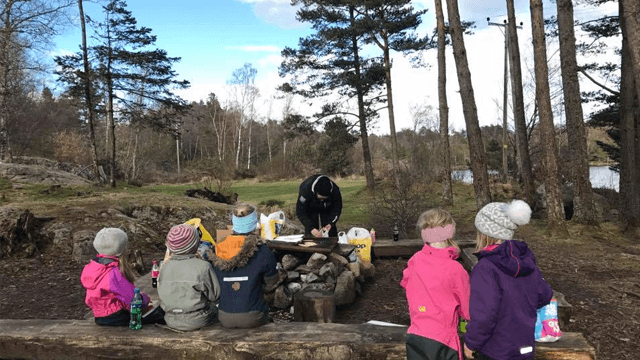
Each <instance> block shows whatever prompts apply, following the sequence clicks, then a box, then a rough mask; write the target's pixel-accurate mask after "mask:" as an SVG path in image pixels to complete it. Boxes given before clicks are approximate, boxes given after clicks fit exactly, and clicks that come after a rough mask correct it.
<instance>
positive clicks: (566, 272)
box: [0, 231, 640, 360]
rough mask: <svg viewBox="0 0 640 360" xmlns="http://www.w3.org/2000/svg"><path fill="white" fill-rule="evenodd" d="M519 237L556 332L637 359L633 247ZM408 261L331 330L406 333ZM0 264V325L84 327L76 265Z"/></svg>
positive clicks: (637, 259) (639, 286)
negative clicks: (561, 299) (549, 291)
mask: <svg viewBox="0 0 640 360" xmlns="http://www.w3.org/2000/svg"><path fill="white" fill-rule="evenodd" d="M463 235H464V234H463ZM469 235H470V234H469ZM521 235H522V237H523V238H524V239H525V240H526V241H527V243H528V244H529V245H530V247H531V248H532V249H533V251H534V253H535V254H536V257H537V261H538V265H539V266H540V268H541V269H542V271H543V274H544V276H545V278H546V279H547V281H548V282H549V283H550V284H551V286H552V287H553V288H554V289H556V290H558V291H560V292H563V293H564V294H565V296H566V298H567V300H568V301H569V303H570V304H571V305H572V306H573V316H572V319H571V322H570V324H569V325H568V326H566V327H565V328H564V329H562V330H564V331H571V332H581V333H583V334H584V335H585V337H586V338H587V340H588V341H589V342H590V343H591V344H592V345H593V346H594V347H595V348H596V351H597V357H598V359H600V360H614V359H616V360H617V359H636V358H637V357H638V354H640V343H639V342H638V334H639V333H640V277H639V276H638V275H639V272H638V268H639V266H638V264H639V263H640V246H639V244H638V240H635V241H632V240H631V241H626V240H625V241H623V240H621V241H619V242H617V243H611V242H609V241H606V240H604V238H602V239H601V240H600V241H598V239H597V238H596V242H594V243H585V242H581V241H580V240H574V241H571V242H567V241H566V240H562V241H560V240H552V239H551V240H549V239H548V240H541V239H540V238H536V235H535V232H533V231H531V232H529V233H527V232H526V231H523V232H522V233H521ZM575 235H576V237H577V238H579V235H580V234H575ZM467 236H468V235H467ZM161 255H162V254H161V253H144V258H145V261H146V260H147V259H149V261H150V259H151V258H154V257H155V258H160V256H161ZM407 260H408V259H375V260H374V264H375V265H376V277H375V279H374V280H373V281H370V282H368V283H367V284H366V285H365V286H364V287H363V294H362V296H360V297H358V299H357V300H356V302H355V303H354V304H352V305H350V306H347V307H344V308H339V309H338V311H337V315H336V322H339V323H362V322H366V321H368V320H379V321H386V322H391V323H396V324H404V325H408V324H409V315H408V313H407V303H406V299H405V296H404V291H402V289H401V287H400V285H399V281H400V279H401V276H402V270H403V269H404V268H405V266H406V263H407ZM0 264H1V265H0V284H1V288H2V290H3V291H2V292H0V318H2V319H83V318H84V316H85V314H87V308H86V306H85V304H84V302H83V299H84V290H83V288H82V286H81V285H80V282H79V277H80V272H81V271H82V267H83V264H75V263H74V262H72V261H71V260H70V259H69V258H67V257H65V256H57V255H55V254H45V255H42V256H39V257H37V258H35V259H11V258H9V259H6V258H5V259H3V260H2V262H0ZM273 315H274V317H275V318H276V320H277V321H289V320H290V316H288V315H287V312H286V311H279V312H274V313H273Z"/></svg>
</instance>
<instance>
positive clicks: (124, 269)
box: [118, 250, 136, 284]
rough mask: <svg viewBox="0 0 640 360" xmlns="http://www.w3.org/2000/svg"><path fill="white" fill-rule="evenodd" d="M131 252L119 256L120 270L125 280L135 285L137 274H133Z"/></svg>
mask: <svg viewBox="0 0 640 360" xmlns="http://www.w3.org/2000/svg"><path fill="white" fill-rule="evenodd" d="M128 255H129V251H128V250H125V251H124V253H123V254H122V255H120V256H118V269H119V270H120V272H121V273H122V275H123V276H124V277H125V279H127V280H129V282H130V283H132V284H133V283H134V282H135V281H136V274H135V273H134V272H133V267H132V266H131V263H130V262H129V256H128Z"/></svg>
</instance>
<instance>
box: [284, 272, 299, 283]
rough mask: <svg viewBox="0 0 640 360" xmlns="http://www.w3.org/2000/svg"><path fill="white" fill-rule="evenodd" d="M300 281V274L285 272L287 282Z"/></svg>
mask: <svg viewBox="0 0 640 360" xmlns="http://www.w3.org/2000/svg"><path fill="white" fill-rule="evenodd" d="M298 279H300V273H299V272H297V271H288V272H287V281H289V282H291V281H296V280H298Z"/></svg>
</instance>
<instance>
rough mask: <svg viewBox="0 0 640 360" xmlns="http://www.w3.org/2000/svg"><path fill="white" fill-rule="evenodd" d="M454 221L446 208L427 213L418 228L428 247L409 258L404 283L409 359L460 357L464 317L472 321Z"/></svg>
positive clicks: (467, 279) (421, 216) (419, 221)
mask: <svg viewBox="0 0 640 360" xmlns="http://www.w3.org/2000/svg"><path fill="white" fill-rule="evenodd" d="M455 226H456V223H455V221H454V220H453V217H452V216H451V214H449V213H448V212H446V211H445V210H442V209H432V210H429V211H426V212H424V213H423V214H422V215H420V217H419V218H418V223H417V226H416V228H417V230H418V232H420V234H421V235H422V240H424V242H425V245H424V247H423V248H422V250H420V251H419V252H417V253H416V254H415V255H413V256H412V257H411V259H409V262H408V263H407V268H406V269H405V270H404V272H403V274H402V275H403V276H402V281H401V282H400V285H402V287H403V288H405V289H406V291H407V302H408V304H409V314H410V317H411V326H410V327H409V329H408V330H407V333H408V334H407V340H406V341H407V359H409V360H411V359H423V360H462V345H461V344H460V338H459V336H458V321H459V318H460V317H463V318H464V319H465V320H469V275H468V274H467V272H466V271H465V270H464V268H463V267H462V265H461V264H460V263H458V262H457V261H456V260H455V259H456V258H457V257H458V254H459V251H460V249H459V248H458V247H457V245H456V244H455V243H454V242H453V240H452V238H453V234H454V233H455Z"/></svg>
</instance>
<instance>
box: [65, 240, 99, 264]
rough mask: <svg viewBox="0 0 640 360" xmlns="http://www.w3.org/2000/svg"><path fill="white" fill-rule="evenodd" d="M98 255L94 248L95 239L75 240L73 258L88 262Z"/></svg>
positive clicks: (80, 261) (77, 260) (79, 261)
mask: <svg viewBox="0 0 640 360" xmlns="http://www.w3.org/2000/svg"><path fill="white" fill-rule="evenodd" d="M96 255H97V253H96V250H95V249H94V248H93V239H91V240H84V241H80V242H75V243H74V244H73V251H72V253H71V258H72V259H73V260H74V261H75V262H78V263H88V262H89V261H91V259H93V258H94V257H95V256H96Z"/></svg>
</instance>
